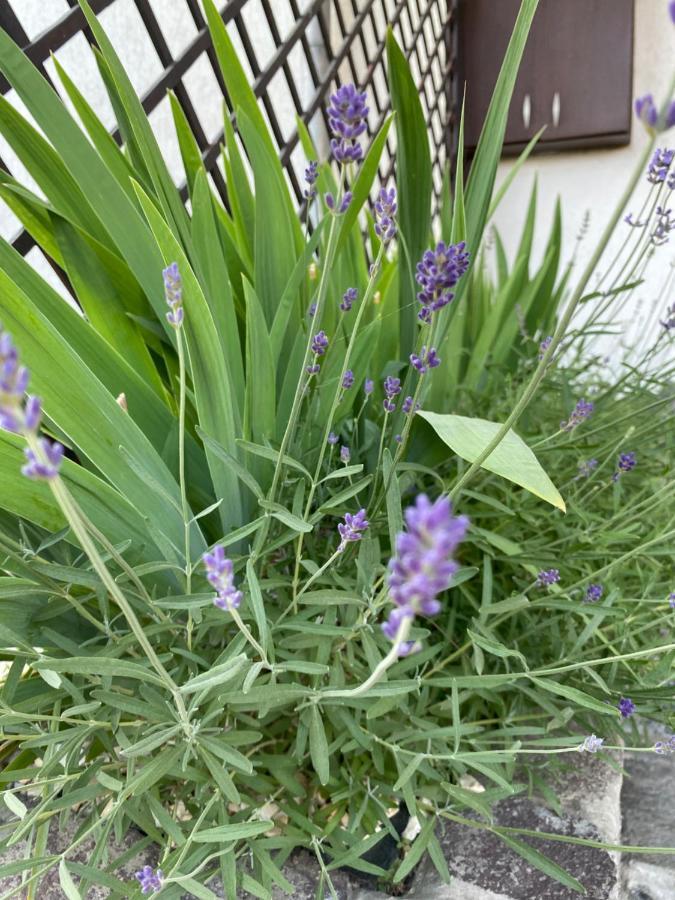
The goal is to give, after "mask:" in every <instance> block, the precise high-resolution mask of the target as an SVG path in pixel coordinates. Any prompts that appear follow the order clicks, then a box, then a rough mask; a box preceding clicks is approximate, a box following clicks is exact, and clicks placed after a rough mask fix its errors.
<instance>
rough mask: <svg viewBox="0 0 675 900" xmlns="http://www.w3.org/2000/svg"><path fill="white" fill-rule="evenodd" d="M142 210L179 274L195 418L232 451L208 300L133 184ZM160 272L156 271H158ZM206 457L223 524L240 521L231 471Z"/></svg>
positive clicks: (230, 417)
mask: <svg viewBox="0 0 675 900" xmlns="http://www.w3.org/2000/svg"><path fill="white" fill-rule="evenodd" d="M136 191H137V193H138V196H139V199H140V201H141V205H142V206H143V211H144V213H145V215H146V217H147V219H148V222H149V224H150V227H151V228H152V232H153V234H154V235H155V238H156V240H157V245H158V247H159V248H160V250H161V253H162V255H163V259H164V265H169V264H170V263H172V262H174V261H176V262H177V263H178V267H179V269H180V273H181V277H182V279H183V301H184V309H185V322H184V325H183V329H184V333H185V338H186V343H187V349H188V357H189V360H190V368H191V370H192V380H193V384H194V393H195V402H196V407H197V413H198V416H199V422H200V424H201V426H202V428H203V429H204V431H206V432H207V433H208V434H209V435H211V437H213V438H214V440H216V441H218V443H219V444H222V446H223V447H225V449H226V450H227V451H228V453H231V454H232V455H233V456H237V445H236V443H235V435H236V434H237V433H238V432H239V423H238V417H237V414H236V407H235V405H234V398H233V390H232V385H231V383H230V380H229V375H228V371H227V367H226V365H225V360H224V358H223V353H222V350H221V346H220V340H219V338H218V333H217V330H216V326H215V323H214V321H213V318H212V316H211V311H210V310H209V307H208V304H207V302H206V300H205V298H204V294H203V293H202V290H201V287H200V285H199V282H198V280H197V278H196V277H195V274H194V272H193V271H192V268H191V267H190V264H189V262H188V260H187V258H186V256H185V253H184V252H183V249H182V247H181V246H180V244H179V243H178V241H177V240H176V238H175V236H174V235H173V233H172V232H171V230H170V228H169V226H168V225H167V224H166V222H165V221H164V219H163V218H162V216H161V215H160V213H159V211H158V210H157V208H156V206H155V204H154V203H153V202H152V200H151V199H150V197H148V195H147V194H146V193H145V192H144V191H143V188H142V187H141V186H140V185H138V184H137V185H136ZM160 277H161V272H160ZM206 458H207V460H208V464H209V471H210V472H211V476H212V478H213V486H214V489H215V493H216V498H217V499H220V498H221V497H222V498H223V499H224V500H226V502H224V503H222V504H221V505H220V508H219V512H220V518H221V522H222V524H223V528H224V529H225V530H229V529H230V528H232V527H235V528H236V527H238V526H239V525H241V524H242V501H241V495H240V491H239V483H238V480H237V476H236V475H235V474H234V473H233V472H232V471H230V470H229V469H228V467H227V466H226V465H225V463H224V462H223V460H222V459H220V458H219V457H217V456H214V455H213V454H212V453H211V452H210V451H209V450H208V449H207V451H206Z"/></svg>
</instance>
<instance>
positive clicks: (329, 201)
mask: <svg viewBox="0 0 675 900" xmlns="http://www.w3.org/2000/svg"><path fill="white" fill-rule="evenodd" d="M323 200H324V203H325V204H326V206H327V207H328V209H330V210H331V211H332V210H334V209H335V197H334V196H333V195H332V194H331V193H330V192H329V193H327V194H324V195H323Z"/></svg>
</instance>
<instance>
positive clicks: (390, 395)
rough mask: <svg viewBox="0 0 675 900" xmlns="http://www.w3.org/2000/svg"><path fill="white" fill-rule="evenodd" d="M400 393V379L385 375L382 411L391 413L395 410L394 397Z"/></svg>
mask: <svg viewBox="0 0 675 900" xmlns="http://www.w3.org/2000/svg"><path fill="white" fill-rule="evenodd" d="M400 393H401V379H400V378H394V377H393V375H387V377H386V378H385V379H384V403H383V406H384V411H385V412H393V411H394V410H395V409H396V402H395V401H394V397H396V396H398V394H400Z"/></svg>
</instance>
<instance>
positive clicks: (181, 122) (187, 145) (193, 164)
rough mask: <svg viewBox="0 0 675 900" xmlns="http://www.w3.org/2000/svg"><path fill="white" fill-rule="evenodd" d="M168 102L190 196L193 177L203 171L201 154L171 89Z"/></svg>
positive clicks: (192, 192) (192, 191) (193, 181)
mask: <svg viewBox="0 0 675 900" xmlns="http://www.w3.org/2000/svg"><path fill="white" fill-rule="evenodd" d="M169 103H170V105H171V115H172V116H173V125H174V128H175V129H176V138H177V139H178V147H179V149H180V155H181V159H182V160H183V168H184V169H185V177H186V179H187V185H188V191H189V192H190V197H192V195H193V194H194V188H195V179H196V178H197V175H198V174H199V173H200V172H202V173H204V172H205V169H204V162H203V160H202V154H201V152H200V150H199V144H198V143H197V139H196V138H195V136H194V134H193V133H192V129H191V128H190V124H189V122H188V120H187V116H186V115H185V111H184V110H183V107H182V106H181V105H180V103H179V102H178V100H177V98H176V95H175V94H174V92H173V91H169Z"/></svg>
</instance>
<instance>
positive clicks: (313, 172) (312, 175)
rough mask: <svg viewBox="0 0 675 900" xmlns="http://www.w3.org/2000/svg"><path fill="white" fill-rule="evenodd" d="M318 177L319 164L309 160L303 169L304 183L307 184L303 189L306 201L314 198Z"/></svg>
mask: <svg viewBox="0 0 675 900" xmlns="http://www.w3.org/2000/svg"><path fill="white" fill-rule="evenodd" d="M318 177H319V164H318V162H316V160H310V162H309V164H308V166H307V168H306V169H305V181H306V182H307V187H306V188H305V189H304V191H303V192H302V193H303V196H304V197H305V199H306V200H313V199H314V197H316V187H315V184H316V180H317V178H318Z"/></svg>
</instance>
